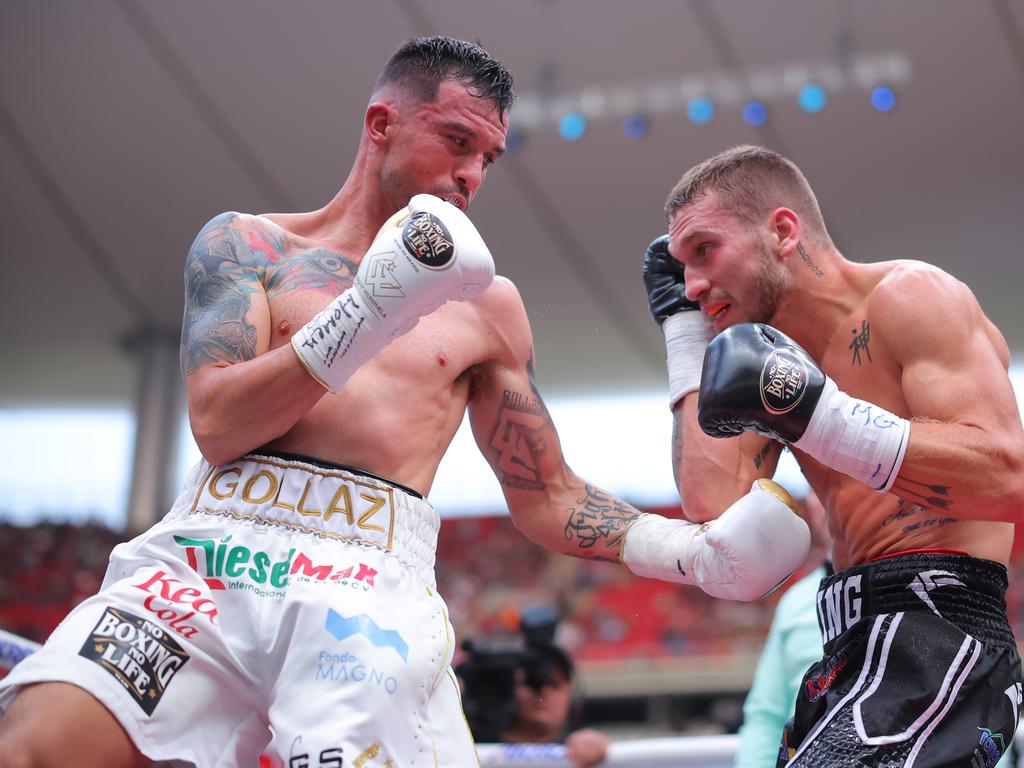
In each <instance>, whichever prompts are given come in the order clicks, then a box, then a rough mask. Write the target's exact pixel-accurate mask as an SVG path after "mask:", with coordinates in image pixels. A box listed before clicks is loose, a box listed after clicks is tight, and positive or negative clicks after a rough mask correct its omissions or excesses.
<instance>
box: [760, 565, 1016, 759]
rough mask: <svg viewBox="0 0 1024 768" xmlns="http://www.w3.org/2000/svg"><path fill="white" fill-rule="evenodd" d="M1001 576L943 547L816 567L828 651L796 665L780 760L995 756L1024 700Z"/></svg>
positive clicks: (998, 567) (998, 570) (1000, 569)
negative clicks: (801, 670)
mask: <svg viewBox="0 0 1024 768" xmlns="http://www.w3.org/2000/svg"><path fill="white" fill-rule="evenodd" d="M1006 584H1007V582H1006V569H1005V568H1003V567H1002V566H1001V565H999V564H997V563H993V562H991V561H989V560H979V559H977V558H973V557H970V556H969V555H964V554H959V553H955V554H954V553H941V552H911V553H906V554H897V555H892V556H889V557H884V558H881V559H878V560H873V561H871V562H868V563H865V564H863V565H859V566H855V567H853V568H849V569H847V570H846V571H844V572H843V573H842V574H838V575H834V576H831V577H829V578H826V579H823V580H822V583H821V588H820V590H819V591H818V601H817V603H818V623H819V627H820V628H821V634H822V638H824V651H825V654H824V657H823V658H822V660H821V661H820V662H818V663H817V664H815V665H814V666H813V667H811V668H810V669H809V670H808V671H807V674H806V675H805V676H804V680H803V685H802V687H801V690H800V692H799V693H798V700H799V702H800V703H799V705H798V707H797V715H796V719H795V720H794V721H792V722H791V723H790V725H789V727H788V728H787V729H786V733H785V738H784V742H783V747H782V749H781V750H780V755H779V763H778V764H779V765H787V766H819V765H871V766H904V765H947V764H948V765H971V766H977V767H978V768H983V767H984V768H991V766H994V765H995V764H996V761H997V760H998V759H999V756H1000V755H1001V754H1002V753H1003V752H1004V751H1005V750H1006V748H1007V747H1008V746H1009V743H1010V740H1011V739H1012V737H1013V732H1014V729H1015V728H1016V725H1017V715H1018V711H1019V708H1020V701H1021V680H1022V676H1021V666H1020V657H1019V656H1018V654H1017V645H1016V642H1015V641H1014V637H1013V632H1012V630H1011V629H1010V626H1009V624H1008V623H1007V621H1006V601H1005V593H1006ZM790 744H794V745H799V748H793V747H790V746H789V745H790ZM965 757H966V758H969V760H970V762H969V763H965V762H964V759H965Z"/></svg>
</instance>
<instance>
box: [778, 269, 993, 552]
mask: <svg viewBox="0 0 1024 768" xmlns="http://www.w3.org/2000/svg"><path fill="white" fill-rule="evenodd" d="M920 268H927V267H924V266H923V265H919V264H917V263H913V262H887V263H885V264H881V265H870V266H865V267H862V269H864V270H865V271H867V270H873V271H874V275H872V276H871V277H870V280H872V281H874V283H875V284H877V283H878V282H880V281H881V280H883V279H884V278H885V277H886V276H888V275H889V274H890V272H891V271H892V270H899V269H920ZM869 299H870V293H869V295H868V297H867V298H865V300H864V301H863V303H861V304H859V305H858V306H857V307H856V308H855V309H854V311H853V312H851V313H850V314H849V316H848V317H847V319H846V322H844V323H840V325H839V330H838V331H837V332H836V333H835V334H834V336H833V338H832V339H830V340H829V342H828V345H827V347H826V350H825V353H824V354H823V355H822V356H821V358H820V360H819V363H820V365H821V368H822V369H823V370H824V371H825V373H827V374H828V375H829V376H831V377H832V378H833V379H834V380H835V382H836V384H837V385H838V386H839V388H840V389H841V390H843V391H845V392H847V393H848V394H850V395H852V396H854V397H859V398H861V399H864V400H867V401H870V402H873V403H876V404H878V405H880V406H882V407H883V408H887V409H888V410H890V411H892V412H894V413H896V414H899V415H901V416H904V417H906V418H909V417H911V414H910V409H909V407H908V405H907V401H906V399H905V397H904V394H903V382H902V380H901V370H900V367H899V366H898V365H897V364H896V363H895V362H894V357H893V353H892V351H891V350H889V349H887V347H886V344H885V341H884V339H883V338H882V337H883V336H884V335H886V334H889V333H894V332H898V329H883V327H882V323H883V322H884V319H882V318H878V317H872V316H871V314H870V310H869V308H868V304H869ZM938 319H939V311H938V309H937V310H936V321H938ZM865 323H866V325H865ZM883 330H884V333H883ZM991 332H992V333H994V334H996V335H998V332H997V331H995V329H994V327H992V329H991ZM993 343H996V339H995V338H993ZM911 429H913V427H911ZM794 455H795V456H796V458H797V461H798V463H799V464H800V466H801V468H802V469H803V471H804V474H805V476H806V477H807V480H808V482H809V484H810V485H811V487H812V488H813V489H814V491H815V492H816V493H817V495H818V497H819V498H820V499H821V501H822V503H823V504H824V506H825V509H826V510H827V514H828V524H829V530H830V533H831V534H832V538H833V554H832V559H833V562H834V563H835V565H836V567H837V568H838V569H843V568H846V567H848V566H850V565H853V564H856V563H859V562H863V561H865V560H869V559H872V558H876V557H880V556H882V555H887V554H893V553H896V552H901V551H906V550H911V549H951V550H957V551H962V552H967V553H969V554H971V555H974V556H976V557H980V558H986V559H989V560H995V561H997V562H1001V563H1003V564H1006V563H1007V561H1008V558H1009V553H1010V548H1011V546H1012V544H1013V526H1012V524H1010V523H1002V522H990V521H984V520H977V519H974V520H971V519H964V517H966V515H963V513H964V512H965V511H966V510H957V511H956V512H953V511H950V510H946V509H943V500H942V498H941V497H940V494H936V493H932V492H931V491H930V489H928V488H924V487H922V488H920V489H918V490H919V492H920V493H921V494H922V495H923V496H926V497H928V498H930V499H932V504H931V507H930V508H928V507H925V506H922V505H921V504H919V503H915V499H914V498H901V497H898V496H897V495H895V494H894V493H878V492H876V491H873V490H871V489H870V488H868V487H867V486H865V485H863V484H862V483H860V482H858V481H857V480H854V479H852V478H850V477H848V476H846V475H843V474H839V473H837V472H835V471H834V470H830V469H827V468H825V467H823V466H822V465H821V464H819V463H818V462H816V461H815V460H813V459H811V458H810V457H808V456H807V455H806V454H803V453H801V452H800V451H797V450H794Z"/></svg>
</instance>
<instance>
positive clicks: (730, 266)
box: [669, 193, 788, 331]
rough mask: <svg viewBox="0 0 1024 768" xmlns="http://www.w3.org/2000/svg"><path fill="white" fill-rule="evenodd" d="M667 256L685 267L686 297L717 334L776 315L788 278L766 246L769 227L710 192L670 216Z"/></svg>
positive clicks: (767, 320) (769, 318)
mask: <svg viewBox="0 0 1024 768" xmlns="http://www.w3.org/2000/svg"><path fill="white" fill-rule="evenodd" d="M669 252H670V253H671V254H672V256H673V257H674V258H675V259H678V260H679V261H681V262H682V263H683V266H684V267H685V268H686V273H685V274H686V277H685V279H686V295H687V297H688V298H689V299H691V300H693V301H697V302H699V303H700V307H701V311H703V312H704V313H705V314H707V315H708V317H710V318H711V319H712V321H713V323H714V328H715V330H716V331H721V330H724V329H725V328H728V327H729V326H731V325H736V324H737V323H746V322H762V323H763V322H770V321H771V319H772V318H773V317H774V315H775V312H776V310H777V309H778V306H779V301H780V300H781V298H782V295H783V293H784V292H785V290H786V286H787V279H788V277H787V274H786V272H785V270H784V269H783V267H782V265H781V263H780V262H779V261H778V260H777V259H776V258H775V257H774V256H773V254H772V252H771V250H770V248H769V246H768V229H767V227H766V226H765V227H763V228H762V227H760V226H757V225H754V224H751V223H750V222H748V221H746V220H743V219H741V218H740V217H738V216H736V215H735V214H733V213H731V212H730V211H729V210H728V208H727V206H726V205H725V204H724V203H722V202H720V201H719V200H718V199H717V196H716V195H715V194H714V193H708V194H703V195H700V196H698V197H697V199H696V200H694V201H693V202H692V203H689V204H687V205H685V206H684V207H683V208H681V209H679V210H678V211H677V212H676V214H675V215H674V216H673V217H672V220H671V222H670V223H669Z"/></svg>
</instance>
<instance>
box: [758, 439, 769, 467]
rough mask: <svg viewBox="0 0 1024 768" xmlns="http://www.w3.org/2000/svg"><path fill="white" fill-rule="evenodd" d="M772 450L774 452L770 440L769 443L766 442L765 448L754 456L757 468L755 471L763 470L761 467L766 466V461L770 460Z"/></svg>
mask: <svg viewBox="0 0 1024 768" xmlns="http://www.w3.org/2000/svg"><path fill="white" fill-rule="evenodd" d="M771 450H772V443H771V441H770V440H769V441H767V442H765V444H764V448H762V449H761V450H760V451H758V452H757V453H755V454H754V467H755V469H760V468H761V465H762V464H764V460H765V459H767V458H768V454H769V453H770V452H771Z"/></svg>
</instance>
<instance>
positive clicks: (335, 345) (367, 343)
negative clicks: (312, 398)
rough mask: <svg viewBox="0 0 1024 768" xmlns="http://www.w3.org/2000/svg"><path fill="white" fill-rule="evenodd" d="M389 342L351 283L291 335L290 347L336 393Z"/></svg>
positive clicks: (374, 316)
mask: <svg viewBox="0 0 1024 768" xmlns="http://www.w3.org/2000/svg"><path fill="white" fill-rule="evenodd" d="M389 341H391V335H390V334H387V333H384V332H383V329H382V328H381V322H380V319H379V318H378V317H377V315H376V314H374V313H373V311H371V310H370V309H369V307H368V306H367V303H366V301H365V300H364V299H363V297H362V295H361V294H360V292H359V290H358V289H357V288H356V287H355V286H353V287H352V288H349V289H348V290H347V291H345V292H344V293H342V294H341V295H340V296H338V297H336V298H335V299H334V300H333V301H332V302H331V303H330V304H328V305H327V307H326V308H325V309H324V310H323V311H321V312H320V314H318V315H316V317H314V318H313V319H312V320H310V321H309V322H308V323H306V324H305V325H304V326H302V327H301V328H300V329H299V330H298V331H296V332H295V335H294V336H292V349H294V350H295V354H296V355H298V357H299V362H301V363H302V365H303V366H305V368H306V370H307V371H309V373H310V375H311V376H312V377H313V378H314V379H316V380H317V381H319V382H320V383H321V384H323V385H324V387H326V388H327V389H329V390H330V391H331V392H340V391H341V388H342V387H344V386H345V382H347V381H348V380H349V378H351V376H352V374H353V373H355V372H356V370H357V369H358V368H359V366H361V365H362V364H363V363H365V362H366V361H367V360H369V359H370V358H371V357H373V356H374V355H375V354H377V352H379V351H380V350H381V349H383V348H384V347H385V346H386V345H387V343H388V342H389Z"/></svg>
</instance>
